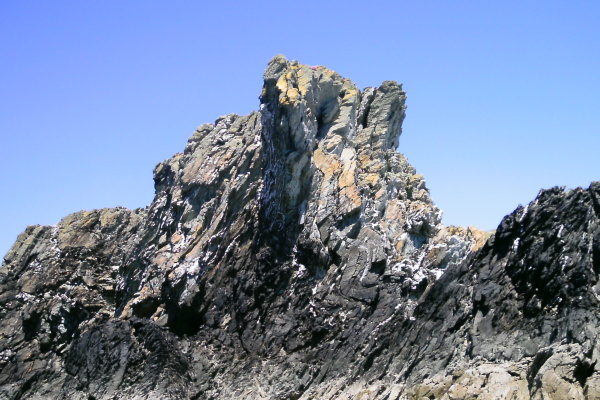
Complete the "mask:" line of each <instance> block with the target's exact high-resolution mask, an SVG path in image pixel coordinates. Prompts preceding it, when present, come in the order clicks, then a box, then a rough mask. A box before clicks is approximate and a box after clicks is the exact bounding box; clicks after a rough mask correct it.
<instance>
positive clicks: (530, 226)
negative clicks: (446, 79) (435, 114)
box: [0, 56, 600, 400]
mask: <svg viewBox="0 0 600 400" xmlns="http://www.w3.org/2000/svg"><path fill="white" fill-rule="evenodd" d="M405 100H406V95H405V93H404V92H403V91H402V88H401V86H400V85H398V84H397V83H395V82H391V81H387V82H384V83H383V84H381V85H380V86H379V87H376V88H366V89H364V90H362V91H360V90H358V89H357V88H356V86H355V85H354V84H353V83H352V82H351V81H350V80H348V79H345V78H343V77H341V76H339V75H338V74H337V73H335V72H333V71H331V70H329V69H327V68H325V67H322V66H314V67H311V66H307V65H302V64H299V63H297V62H295V61H293V62H290V61H288V60H286V59H285V58H284V57H283V56H276V57H275V58H274V59H273V60H271V62H269V64H268V66H267V68H266V70H265V73H264V86H263V89H262V94H261V103H260V109H259V110H257V111H256V112H252V113H250V114H249V115H246V116H239V115H235V114H231V115H227V116H223V117H220V118H218V119H217V120H216V121H215V122H214V123H212V124H204V125H202V126H200V127H199V128H198V129H197V130H196V131H195V132H194V133H193V134H192V136H191V137H190V139H189V140H188V142H187V144H186V147H185V149H184V151H183V152H182V153H178V154H176V155H175V156H174V157H172V158H170V159H168V160H166V161H164V162H162V163H159V164H158V165H157V166H156V168H155V170H154V180H155V188H156V194H155V198H154V200H153V202H152V204H150V206H149V207H147V208H146V209H143V210H141V209H140V210H134V211H131V210H126V209H123V208H116V209H103V210H95V211H92V212H80V213H75V214H72V215H70V216H67V217H65V218H64V219H63V220H62V221H61V222H60V223H59V224H58V225H57V226H55V227H40V226H35V227H29V228H27V229H26V231H25V232H24V233H23V234H22V235H21V236H19V238H18V240H17V242H16V243H15V245H14V246H13V248H12V249H11V250H10V252H9V253H8V254H7V255H6V257H5V260H4V263H3V264H2V267H0V318H1V320H2V321H3V325H2V327H1V329H0V399H5V398H6V399H41V398H57V399H66V398H69V399H90V398H94V399H102V400H108V399H115V398H132V399H146V398H156V399H213V400H216V399H248V398H251V399H295V400H298V399H302V400H308V399H314V398H318V399H326V400H334V399H335V400H339V399H347V398H356V399H363V400H365V399H370V400H384V399H385V400H400V399H423V398H428V399H431V398H436V399H446V400H447V399H458V398H515V399H526V398H534V399H559V398H560V399H563V398H571V399H586V398H589V399H593V398H599V396H600V395H599V394H598V389H597V388H598V387H599V382H600V373H599V372H598V369H597V365H598V360H600V349H599V345H598V341H597V336H598V330H597V326H598V321H599V320H600V313H599V311H598V310H599V308H598V307H599V303H600V302H599V299H600V289H599V284H598V282H599V279H598V273H599V271H600V263H599V262H598V260H600V245H599V243H600V240H599V239H598V238H599V235H600V200H599V199H600V184H599V183H593V184H592V185H591V186H590V188H589V189H575V190H572V191H564V190H562V189H559V188H554V189H550V190H546V191H542V192H540V194H539V196H538V197H537V199H536V200H535V201H534V202H532V203H531V204H530V205H529V206H527V207H519V208H518V209H517V210H516V211H515V212H514V213H512V214H511V215H509V216H507V217H506V218H505V219H504V220H503V221H502V222H501V224H500V226H499V227H498V230H497V231H496V232H495V233H493V234H492V233H485V232H481V231H479V230H477V229H475V228H472V227H470V228H460V227H446V226H443V225H442V224H441V211H440V210H439V209H438V208H437V207H436V206H435V205H434V203H433V201H432V200H431V198H430V196H429V191H428V190H427V187H426V185H425V181H424V179H423V176H421V175H419V174H417V173H416V170H415V168H413V167H412V166H411V165H410V164H409V163H408V162H407V160H406V158H405V157H404V156H403V155H402V154H400V153H398V152H397V151H396V147H397V145H398V138H399V135H400V133H401V125H402V121H403V119H404V115H405V105H404V102H405Z"/></svg>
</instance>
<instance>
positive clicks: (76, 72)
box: [0, 0, 600, 254]
mask: <svg viewBox="0 0 600 400" xmlns="http://www.w3.org/2000/svg"><path fill="white" fill-rule="evenodd" d="M0 21H1V22H0V76H1V79H0V135H1V136H0V138H1V146H0V170H1V173H0V188H1V192H0V223H1V225H0V226H1V228H0V253H1V254H4V253H5V252H6V251H7V250H8V249H9V247H10V246H11V245H12V243H13V242H14V240H15V239H16V237H17V235H18V234H19V233H20V232H21V231H23V230H24V228H25V227H26V226H27V225H29V224H56V223H57V222H58V221H59V220H60V219H61V218H62V217H64V216H66V215H67V214H69V213H72V212H75V211H79V210H82V209H94V208H101V207H114V206H117V205H121V206H125V207H129V208H135V207H144V206H146V205H148V204H149V203H150V202H151V200H152V197H153V194H154V189H153V182H152V169H153V167H154V166H155V164H156V163H158V162H160V161H162V160H164V159H166V158H168V157H170V156H172V155H173V154H174V153H176V152H178V151H181V150H182V149H183V147H184V145H185V142H186V140H187V138H188V136H189V135H190V134H191V133H192V132H193V131H194V129H195V128H196V127H197V126H198V125H200V124H202V123H205V122H213V121H214V120H215V119H216V118H217V117H219V116H220V115H224V114H229V113H238V114H246V113H248V112H250V111H251V110H254V109H257V107H258V95H259V94H260V90H261V85H262V71H263V69H264V67H265V66H266V64H267V62H268V60H269V59H270V58H271V57H272V56H274V55H275V54H278V53H282V54H284V55H286V57H288V58H289V59H297V60H299V61H300V62H302V63H306V64H313V65H314V64H318V65H326V66H328V67H329V68H332V69H334V70H336V71H337V72H339V73H340V74H342V75H343V76H346V77H349V78H351V79H353V80H354V82H356V83H357V85H358V86H360V87H365V86H377V85H379V84H380V83H381V82H383V81H384V80H396V81H398V82H401V83H404V89H405V90H406V91H407V92H408V102H407V104H408V110H407V118H406V120H405V124H404V133H403V136H402V137H401V140H400V149H399V150H400V151H401V152H402V153H404V154H405V155H406V156H407V157H408V159H409V161H410V162H411V163H412V164H413V165H414V166H415V167H416V168H417V170H418V171H419V172H420V173H422V174H424V175H425V177H426V179H427V183H428V186H429V188H430V190H431V193H432V196H433V199H434V201H435V202H436V204H437V205H438V206H439V207H440V208H442V209H443V210H444V221H445V223H446V224H455V225H464V226H466V225H475V226H477V227H480V228H482V229H493V228H495V227H496V226H497V224H498V223H499V222H500V220H501V219H502V217H503V216H504V215H505V214H507V213H509V212H511V211H512V210H513V209H514V208H515V207H516V206H517V205H518V204H519V203H522V204H525V203H528V202H529V201H531V200H532V199H533V198H534V197H535V195H536V194H537V192H538V190H539V189H540V188H542V187H551V186H555V185H566V186H567V187H576V186H586V187H587V186H588V185H589V183H590V181H592V180H598V179H600V160H599V157H598V152H599V150H600V132H599V130H600V22H599V21H600V2H599V1H592V0H590V1H569V2H566V1H498V2H491V1H479V0H478V1H451V2H450V1H398V0H396V1H390V2H381V1H328V2H326V1H293V2H288V1H277V2H270V1H252V2H249V1H237V2H233V1H230V2H227V1H224V2H220V3H219V4H217V2H202V1H193V2H192V1H173V2H167V1H163V2H153V1H144V2H133V1H109V0H104V1H70V2H66V1H26V2H19V1H9V0H0Z"/></svg>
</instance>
